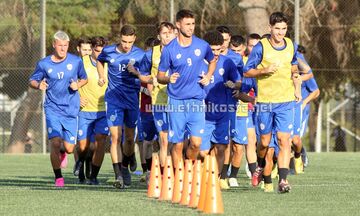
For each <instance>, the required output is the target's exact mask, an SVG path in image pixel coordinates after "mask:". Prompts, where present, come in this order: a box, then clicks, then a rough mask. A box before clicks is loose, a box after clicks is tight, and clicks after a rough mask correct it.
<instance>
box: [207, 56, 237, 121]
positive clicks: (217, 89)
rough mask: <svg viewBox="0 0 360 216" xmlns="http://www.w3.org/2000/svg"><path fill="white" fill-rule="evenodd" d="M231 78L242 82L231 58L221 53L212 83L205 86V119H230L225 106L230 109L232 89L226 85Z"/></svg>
mask: <svg viewBox="0 0 360 216" xmlns="http://www.w3.org/2000/svg"><path fill="white" fill-rule="evenodd" d="M229 80H230V81H232V82H234V83H235V82H240V80H241V77H240V74H239V73H238V71H237V68H236V65H235V64H234V63H233V61H232V60H231V59H230V58H228V57H226V56H221V55H220V56H219V58H218V61H217V62H216V69H215V72H214V75H213V77H212V78H211V81H210V84H209V85H207V86H205V87H204V89H205V92H206V98H205V103H206V105H207V112H206V114H205V119H206V120H207V121H213V122H222V121H226V120H227V121H228V120H229V119H228V112H224V108H225V111H226V110H227V109H229V106H228V105H229V101H230V100H229V98H230V97H231V96H232V90H231V89H230V88H227V87H226V86H225V85H224V83H226V82H227V81H229Z"/></svg>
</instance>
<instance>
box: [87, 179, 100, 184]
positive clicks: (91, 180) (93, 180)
mask: <svg viewBox="0 0 360 216" xmlns="http://www.w3.org/2000/svg"><path fill="white" fill-rule="evenodd" d="M99 184H100V183H99V181H98V180H97V178H91V179H89V182H88V185H99Z"/></svg>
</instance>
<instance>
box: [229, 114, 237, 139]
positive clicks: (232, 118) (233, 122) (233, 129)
mask: <svg viewBox="0 0 360 216" xmlns="http://www.w3.org/2000/svg"><path fill="white" fill-rule="evenodd" d="M229 118H230V136H231V139H232V138H234V137H235V133H236V112H229Z"/></svg>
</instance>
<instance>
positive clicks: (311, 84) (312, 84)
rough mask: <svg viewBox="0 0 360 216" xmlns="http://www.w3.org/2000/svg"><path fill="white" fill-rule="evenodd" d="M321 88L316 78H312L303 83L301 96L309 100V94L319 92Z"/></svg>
mask: <svg viewBox="0 0 360 216" xmlns="http://www.w3.org/2000/svg"><path fill="white" fill-rule="evenodd" d="M318 89H319V87H318V85H317V83H316V81H315V78H314V77H312V78H311V79H309V80H306V81H304V82H302V84H301V96H302V98H303V99H305V98H307V97H308V96H309V94H310V93H311V92H313V91H315V90H318Z"/></svg>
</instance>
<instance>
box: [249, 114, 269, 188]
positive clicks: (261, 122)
mask: <svg viewBox="0 0 360 216" xmlns="http://www.w3.org/2000/svg"><path fill="white" fill-rule="evenodd" d="M273 116H274V114H273V113H272V112H266V111H258V112H257V114H256V118H257V119H256V123H257V124H258V125H256V127H258V130H259V134H260V143H259V145H258V147H257V162H258V166H257V167H256V169H255V172H254V174H253V176H252V179H251V183H252V185H253V186H254V187H256V186H257V185H259V183H260V181H261V180H262V173H263V169H264V167H265V156H266V152H267V149H268V146H269V144H270V140H271V136H272V134H271V132H272V129H273Z"/></svg>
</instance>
